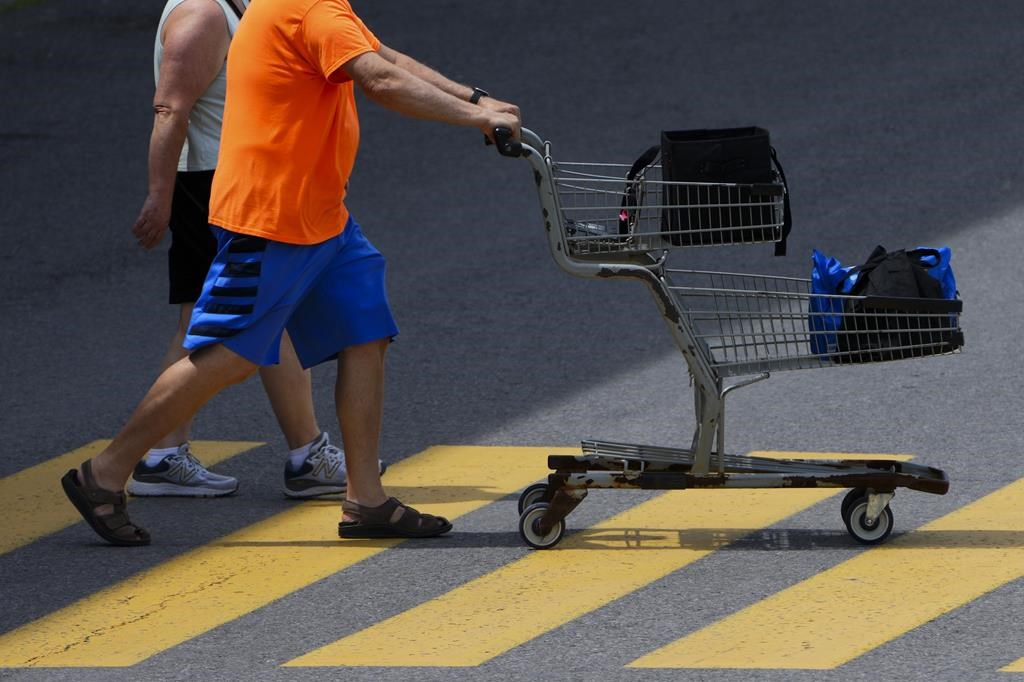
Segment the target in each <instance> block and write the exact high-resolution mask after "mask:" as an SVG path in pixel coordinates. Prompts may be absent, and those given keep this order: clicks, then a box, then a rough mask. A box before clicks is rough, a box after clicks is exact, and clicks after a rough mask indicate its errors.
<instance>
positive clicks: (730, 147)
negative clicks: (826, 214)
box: [620, 127, 792, 256]
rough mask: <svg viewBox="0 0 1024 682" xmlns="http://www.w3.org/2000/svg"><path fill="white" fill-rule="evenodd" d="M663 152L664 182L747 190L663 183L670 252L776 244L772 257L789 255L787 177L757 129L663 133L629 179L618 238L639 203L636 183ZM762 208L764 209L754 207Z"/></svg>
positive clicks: (663, 217)
mask: <svg viewBox="0 0 1024 682" xmlns="http://www.w3.org/2000/svg"><path fill="white" fill-rule="evenodd" d="M659 153H660V155H661V166H662V172H661V178H662V180H663V181H665V182H685V183H729V184H732V183H735V184H739V185H748V186H744V187H736V188H723V187H720V186H715V185H711V186H699V185H689V186H674V185H664V186H663V195H662V203H663V204H664V205H665V206H666V207H667V208H664V209H663V210H662V214H661V222H662V225H661V229H662V232H665V233H667V238H668V241H669V242H670V243H671V244H672V245H673V246H701V245H712V244H743V243H758V242H776V244H775V255H776V256H783V255H785V253H786V237H787V236H788V235H789V231H790V228H791V226H792V218H791V215H790V209H789V194H788V192H786V191H784V189H783V187H785V186H786V176H785V173H784V172H783V170H782V166H781V165H780V164H779V160H778V156H777V154H776V153H775V149H774V148H773V147H772V146H771V142H770V140H769V134H768V131H767V130H765V129H764V128H757V127H748V128H723V129H709V130H677V131H663V132H662V133H661V145H659V146H656V147H651V148H650V149H648V150H647V151H646V152H645V153H644V154H643V155H642V156H641V157H640V158H639V159H637V160H636V162H635V163H634V164H633V167H632V168H631V169H630V171H629V173H628V174H627V176H626V180H627V186H626V195H625V198H624V200H623V209H624V213H623V219H622V220H620V232H623V233H625V232H626V231H628V223H627V222H626V221H627V220H628V217H629V213H628V211H627V210H626V209H627V208H629V207H633V206H636V204H637V199H636V191H637V190H636V186H635V184H631V183H632V181H633V180H634V179H635V178H636V177H637V176H638V175H639V174H641V173H642V172H643V171H644V170H645V169H646V168H647V166H650V165H651V164H652V163H654V162H655V160H656V159H657V157H658V154H659ZM776 169H777V170H776ZM780 181H781V182H782V185H783V187H779V186H778V183H779V182H780ZM779 194H783V195H784V198H783V207H784V208H783V227H782V234H781V235H780V234H779V233H778V228H777V227H776V225H777V220H776V216H775V208H774V202H773V201H772V197H778V196H779ZM759 203H763V204H764V205H755V204H759ZM736 204H742V205H741V206H737V205H736ZM723 205H725V206H723ZM675 206H678V207H679V208H674V207H675Z"/></svg>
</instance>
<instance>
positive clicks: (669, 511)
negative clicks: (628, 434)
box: [286, 490, 835, 666]
mask: <svg viewBox="0 0 1024 682" xmlns="http://www.w3.org/2000/svg"><path fill="white" fill-rule="evenodd" d="M834 494H835V491H829V490H789V491H778V490H770V491H769V490H688V491H672V492H668V493H665V494H662V495H660V496H658V497H656V498H654V499H652V500H649V501H648V502H645V503H643V504H641V505H638V506H637V507H634V508H632V509H630V510H628V511H626V512H624V513H622V514H619V515H617V516H614V517H612V518H610V519H608V520H607V521H604V522H602V523H599V524H597V525H595V526H593V527H591V528H588V529H586V530H584V531H581V532H578V533H576V534H574V535H572V536H570V537H568V538H566V539H564V540H563V541H562V542H561V543H560V544H559V545H558V547H557V548H555V549H551V550H544V551H536V552H532V553H530V554H529V555H527V556H526V557H524V558H522V559H520V560H518V561H516V562H514V563H512V564H509V565H507V566H505V567H502V568H500V569H498V570H496V571H493V572H492V573H489V574H487V575H484V576H482V577H480V578H477V579H476V580H473V581H471V582H469V583H467V584H465V585H463V586H462V587H459V588H457V589H455V590H453V591H451V592H449V593H447V594H445V595H443V596H441V597H438V598H437V599H434V600H432V601H429V602H426V603H424V604H421V605H420V606H417V607H415V608H413V609H411V610H409V611H406V612H404V613H401V614H399V615H397V616H395V617H393V618H390V619H388V620H385V621H382V622H380V623H378V624H377V625H374V626H372V627H370V628H368V629H366V630H363V631H361V632H358V633H356V634H354V635H351V636H349V637H346V638H344V639H341V640H338V641H336V642H334V643H332V644H328V645H327V646H324V647H322V648H320V649H317V650H315V651H312V652H310V653H308V654H306V655H304V656H301V657H299V658H296V659H294V660H292V661H290V662H288V663H287V664H286V665H289V666H476V665H480V664H482V663H485V662H486V661H488V660H490V659H492V658H494V657H495V656H498V655H500V654H502V653H504V652H505V651H508V650H509V649H511V648H513V647H516V646H519V645H521V644H523V643H525V642H527V641H529V640H531V639H533V638H535V637H538V636H540V635H542V634H544V633H545V632H548V631H549V630H552V629H554V628H556V627H558V626H560V625H562V624H563V623H565V622H567V621H570V620H572V619H574V618H578V617H579V616H581V615H583V614H585V613H588V612H590V611H593V610H595V609H597V608H599V607H601V606H603V605H605V604H608V603H609V602H612V601H614V600H616V599H618V598H620V597H623V596H625V595H627V594H629V593H630V592H633V591H635V590H638V589H640V588H642V587H643V586H645V585H647V584H649V583H651V582H653V581H655V580H657V579H658V578H661V577H662V576H665V575H667V574H669V573H671V572H673V571H675V570H677V569H679V568H682V567H683V566H686V565H687V564H690V563H692V562H694V561H696V560H698V559H700V558H701V557H704V556H707V555H708V554H710V553H711V552H713V551H714V550H715V549H717V548H719V547H722V546H724V545H727V544H729V543H730V542H732V541H734V540H736V539H738V538H741V537H743V536H744V535H747V534H749V533H750V532H751V531H753V530H756V529H759V528H762V527H764V526H768V525H771V524H773V523H775V522H776V521H779V520H781V519H783V518H785V517H787V516H789V515H791V514H793V513H795V512H798V511H800V510H801V509H804V508H805V507H809V506H810V505H813V504H815V503H817V502H820V501H821V500H823V499H825V498H827V497H829V496H830V495H834ZM584 504H586V502H584Z"/></svg>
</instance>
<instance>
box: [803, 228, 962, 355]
mask: <svg viewBox="0 0 1024 682" xmlns="http://www.w3.org/2000/svg"><path fill="white" fill-rule="evenodd" d="M918 248H932V247H918ZM934 250H935V251H938V253H939V258H938V262H937V263H935V264H934V265H933V266H932V267H930V268H929V269H928V274H929V275H931V276H932V277H934V278H935V279H937V280H939V282H940V283H941V284H942V295H943V297H944V298H946V299H948V300H950V301H952V300H954V299H956V297H957V288H956V277H955V276H954V275H953V268H952V267H951V266H950V264H949V261H950V259H951V258H952V257H953V252H952V251H951V250H950V248H949V247H948V246H943V247H940V248H937V249H934ZM925 258H926V259H929V260H935V256H926V257H925ZM811 263H812V267H811V294H812V296H811V303H810V314H809V316H808V327H809V329H810V332H811V352H812V353H814V354H815V355H831V354H833V353H835V352H836V351H837V350H838V346H837V344H836V330H838V329H839V325H840V324H842V322H843V302H844V299H842V298H836V296H837V295H843V294H849V293H850V290H851V289H853V286H854V284H856V282H857V275H858V273H857V272H854V273H853V274H850V271H851V270H853V269H854V266H846V267H844V266H843V265H842V263H840V262H839V261H838V260H836V259H835V258H832V257H830V256H826V255H825V254H823V253H821V252H820V251H818V250H817V249H814V253H813V254H811ZM813 294H819V295H818V296H814V295H813Z"/></svg>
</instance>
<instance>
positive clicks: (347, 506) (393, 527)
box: [338, 497, 452, 538]
mask: <svg viewBox="0 0 1024 682" xmlns="http://www.w3.org/2000/svg"><path fill="white" fill-rule="evenodd" d="M341 510H342V512H344V513H345V514H348V515H349V516H352V517H354V518H355V520H354V521H342V522H341V523H339V524H338V537H342V538H431V537H434V536H436V535H442V534H444V533H447V532H448V531H450V530H451V529H452V524H451V522H450V521H448V519H446V518H444V517H443V516H433V515H431V514H421V513H420V512H418V511H416V510H415V509H413V508H412V507H408V506H406V505H404V504H402V503H401V502H399V501H398V500H396V499H395V498H393V497H390V498H388V501H387V502H385V503H384V504H382V505H380V506H379V507H364V506H363V505H361V504H357V503H355V502H350V501H349V500H345V501H344V502H342V503H341Z"/></svg>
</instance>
